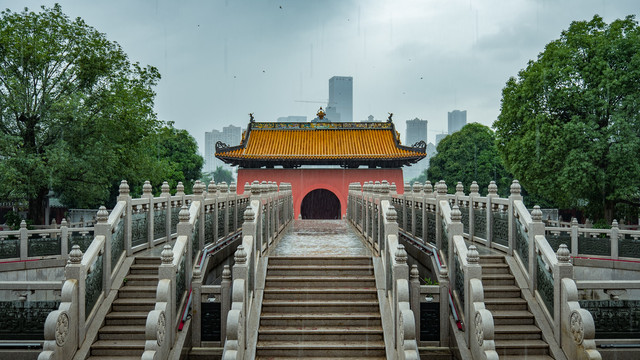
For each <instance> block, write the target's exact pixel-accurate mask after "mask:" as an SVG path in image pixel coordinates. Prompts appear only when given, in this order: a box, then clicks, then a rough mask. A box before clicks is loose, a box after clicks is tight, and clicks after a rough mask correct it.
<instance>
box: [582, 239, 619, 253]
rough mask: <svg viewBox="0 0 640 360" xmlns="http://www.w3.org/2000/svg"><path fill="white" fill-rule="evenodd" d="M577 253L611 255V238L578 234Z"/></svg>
mask: <svg viewBox="0 0 640 360" xmlns="http://www.w3.org/2000/svg"><path fill="white" fill-rule="evenodd" d="M578 253H579V254H584V255H599V256H609V255H611V240H609V238H608V237H591V236H583V235H578Z"/></svg>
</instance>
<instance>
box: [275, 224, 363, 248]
mask: <svg viewBox="0 0 640 360" xmlns="http://www.w3.org/2000/svg"><path fill="white" fill-rule="evenodd" d="M269 255H274V256H334V255H337V256H359V255H365V256H370V255H371V251H370V250H369V249H368V248H367V247H366V246H365V245H364V243H363V242H362V240H361V238H360V236H359V235H357V234H356V233H355V231H354V230H353V228H352V227H351V226H350V225H349V224H348V223H347V221H346V220H294V222H293V224H291V226H289V228H288V229H287V231H286V232H285V233H284V234H283V235H282V238H281V239H280V241H279V242H278V243H277V245H276V247H275V248H274V249H273V250H272V251H271V253H270V254H269Z"/></svg>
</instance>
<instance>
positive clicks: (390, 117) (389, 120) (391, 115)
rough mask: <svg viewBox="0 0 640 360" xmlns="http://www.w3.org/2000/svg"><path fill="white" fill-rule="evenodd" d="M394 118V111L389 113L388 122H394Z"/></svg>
mask: <svg viewBox="0 0 640 360" xmlns="http://www.w3.org/2000/svg"><path fill="white" fill-rule="evenodd" d="M392 118H393V113H389V117H388V118H387V122H388V123H390V122H393V119H392Z"/></svg>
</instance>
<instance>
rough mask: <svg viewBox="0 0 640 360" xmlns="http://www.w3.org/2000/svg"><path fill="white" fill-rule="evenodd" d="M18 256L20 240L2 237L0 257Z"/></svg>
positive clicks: (10, 257)
mask: <svg viewBox="0 0 640 360" xmlns="http://www.w3.org/2000/svg"><path fill="white" fill-rule="evenodd" d="M19 257H20V240H18V239H11V238H7V239H2V240H0V259H12V258H19Z"/></svg>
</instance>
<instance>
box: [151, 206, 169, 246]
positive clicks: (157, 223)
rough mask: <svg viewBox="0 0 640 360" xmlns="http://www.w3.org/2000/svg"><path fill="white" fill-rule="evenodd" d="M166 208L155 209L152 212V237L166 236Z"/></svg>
mask: <svg viewBox="0 0 640 360" xmlns="http://www.w3.org/2000/svg"><path fill="white" fill-rule="evenodd" d="M166 231H167V210H164V209H160V210H155V211H154V213H153V238H154V239H160V238H163V237H165V236H166Z"/></svg>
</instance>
